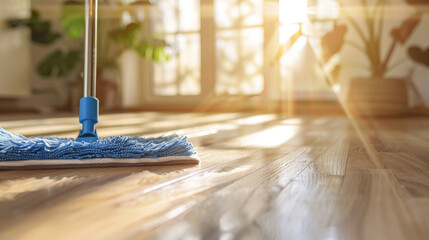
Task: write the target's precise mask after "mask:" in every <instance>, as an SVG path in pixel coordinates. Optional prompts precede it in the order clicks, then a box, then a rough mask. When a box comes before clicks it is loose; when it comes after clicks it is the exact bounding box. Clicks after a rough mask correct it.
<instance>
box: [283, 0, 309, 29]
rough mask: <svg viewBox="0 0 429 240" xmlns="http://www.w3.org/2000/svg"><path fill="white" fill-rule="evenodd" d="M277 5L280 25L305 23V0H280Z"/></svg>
mask: <svg viewBox="0 0 429 240" xmlns="http://www.w3.org/2000/svg"><path fill="white" fill-rule="evenodd" d="M279 5H280V6H279V16H280V22H281V23H283V24H285V23H300V22H304V21H305V19H306V17H307V1H306V0H280V4H279Z"/></svg>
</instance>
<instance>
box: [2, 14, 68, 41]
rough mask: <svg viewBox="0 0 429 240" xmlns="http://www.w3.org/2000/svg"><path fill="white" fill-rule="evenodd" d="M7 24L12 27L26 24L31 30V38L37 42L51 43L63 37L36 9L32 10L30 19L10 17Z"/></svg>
mask: <svg viewBox="0 0 429 240" xmlns="http://www.w3.org/2000/svg"><path fill="white" fill-rule="evenodd" d="M7 25H8V26H9V27H11V28H17V27H21V26H26V27H28V28H30V30H31V40H32V41H33V42H35V43H39V44H43V45H49V44H51V43H53V42H55V41H56V40H57V39H59V38H61V34H59V33H57V32H54V31H53V30H52V27H51V23H50V22H49V21H42V20H41V19H40V14H39V13H38V12H37V11H36V10H31V18H29V19H9V20H7Z"/></svg>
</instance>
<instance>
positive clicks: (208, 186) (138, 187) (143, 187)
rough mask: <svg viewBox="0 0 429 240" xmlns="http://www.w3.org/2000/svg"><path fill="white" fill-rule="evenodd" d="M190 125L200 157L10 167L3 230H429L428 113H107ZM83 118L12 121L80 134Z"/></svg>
mask: <svg viewBox="0 0 429 240" xmlns="http://www.w3.org/2000/svg"><path fill="white" fill-rule="evenodd" d="M100 122H101V123H100V124H99V128H98V131H99V134H100V135H101V136H109V135H119V134H123V135H145V136H154V135H160V134H165V133H169V132H177V133H179V134H184V135H187V136H188V137H189V139H190V141H191V142H192V143H193V144H195V146H196V147H197V151H198V154H199V156H200V157H201V160H202V162H201V164H200V165H199V166H167V167H166V166H162V167H161V166H160V167H136V168H103V169H79V170H76V169H74V170H72V169H63V170H31V171H30V170H25V171H24V170H22V171H2V172H0V239H143V238H148V239H413V240H416V239H429V118H421V117H413V118H411V117H410V118H399V119H383V120H377V121H370V120H347V119H346V118H345V117H342V116H326V117H302V118H289V119H282V118H281V117H280V116H277V115H271V114H260V115H258V114H243V113H227V114H201V113H181V114H172V113H168V114H166V113H154V112H146V113H130V114H118V115H106V116H102V117H101V120H100ZM76 123H77V119H76V118H58V119H43V120H40V119H39V120H21V121H7V122H6V121H3V122H0V126H1V127H3V128H5V129H7V130H9V131H13V132H18V133H21V134H24V135H27V136H36V135H57V136H63V137H75V136H76V134H77V131H78V130H79V125H78V124H76Z"/></svg>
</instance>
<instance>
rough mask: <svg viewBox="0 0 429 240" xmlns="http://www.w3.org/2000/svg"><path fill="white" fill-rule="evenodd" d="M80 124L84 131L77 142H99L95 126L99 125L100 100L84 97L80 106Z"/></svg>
mask: <svg viewBox="0 0 429 240" xmlns="http://www.w3.org/2000/svg"><path fill="white" fill-rule="evenodd" d="M79 122H80V123H81V124H82V130H81V131H80V133H79V136H78V137H77V139H76V140H77V141H84V142H92V141H97V140H98V135H97V131H96V130H95V124H97V123H98V99H97V98H95V97H83V98H81V99H80V105H79Z"/></svg>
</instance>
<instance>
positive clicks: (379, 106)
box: [346, 78, 408, 117]
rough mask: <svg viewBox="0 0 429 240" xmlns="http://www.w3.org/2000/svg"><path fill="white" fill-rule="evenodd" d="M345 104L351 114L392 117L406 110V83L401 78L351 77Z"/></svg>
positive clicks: (402, 113)
mask: <svg viewBox="0 0 429 240" xmlns="http://www.w3.org/2000/svg"><path fill="white" fill-rule="evenodd" d="M346 106H347V108H348V110H350V112H351V113H352V115H353V116H366V117H393V116H401V115H404V114H405V113H406V112H407V110H408V95H407V84H406V80H405V79H401V78H353V79H351V81H350V88H349V91H348V94H347V99H346Z"/></svg>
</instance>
